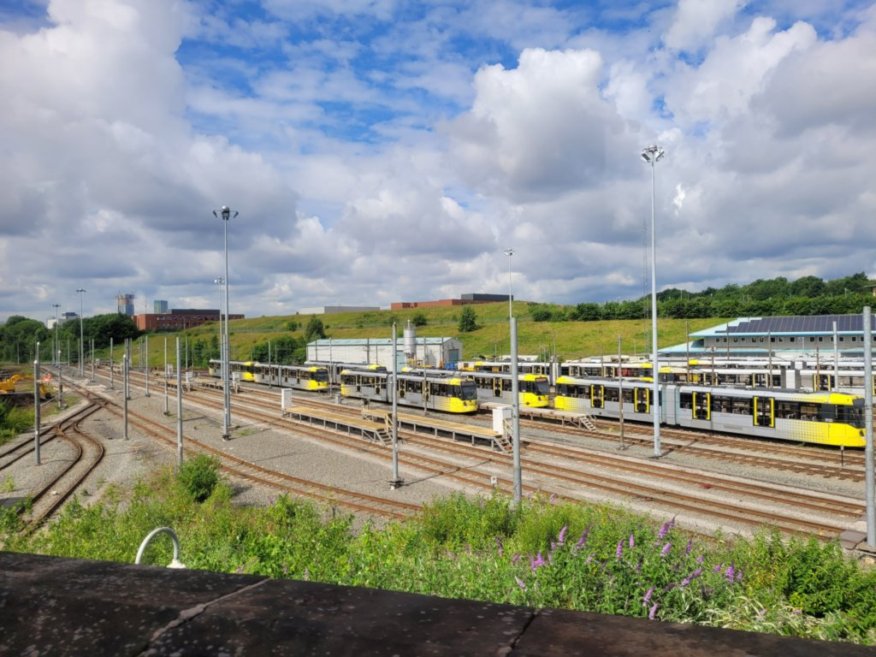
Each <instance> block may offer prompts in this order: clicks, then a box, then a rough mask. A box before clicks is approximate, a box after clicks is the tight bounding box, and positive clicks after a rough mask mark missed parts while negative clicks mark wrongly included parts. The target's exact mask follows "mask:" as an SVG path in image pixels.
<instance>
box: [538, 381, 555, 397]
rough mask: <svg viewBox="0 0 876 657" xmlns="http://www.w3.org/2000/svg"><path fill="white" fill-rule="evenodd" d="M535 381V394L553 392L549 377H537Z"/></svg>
mask: <svg viewBox="0 0 876 657" xmlns="http://www.w3.org/2000/svg"><path fill="white" fill-rule="evenodd" d="M534 383H535V394H537V395H549V394H550V393H551V387H550V384H548V381H547V379H536V380H535V382H534Z"/></svg>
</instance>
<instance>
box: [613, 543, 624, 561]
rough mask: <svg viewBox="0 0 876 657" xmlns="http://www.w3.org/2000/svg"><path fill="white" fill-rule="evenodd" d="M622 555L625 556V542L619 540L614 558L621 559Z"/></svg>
mask: <svg viewBox="0 0 876 657" xmlns="http://www.w3.org/2000/svg"><path fill="white" fill-rule="evenodd" d="M622 556H624V542H623V541H618V542H617V549H615V551H614V558H615V559H620V558H621V557H622Z"/></svg>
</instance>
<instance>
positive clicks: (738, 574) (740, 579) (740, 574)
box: [736, 570, 742, 582]
mask: <svg viewBox="0 0 876 657" xmlns="http://www.w3.org/2000/svg"><path fill="white" fill-rule="evenodd" d="M736 581H737V582H741V581H742V571H741V570H737V571H736Z"/></svg>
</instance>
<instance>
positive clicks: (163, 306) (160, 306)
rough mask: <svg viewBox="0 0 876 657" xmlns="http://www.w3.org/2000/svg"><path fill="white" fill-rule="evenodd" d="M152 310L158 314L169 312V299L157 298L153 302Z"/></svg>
mask: <svg viewBox="0 0 876 657" xmlns="http://www.w3.org/2000/svg"><path fill="white" fill-rule="evenodd" d="M152 312H153V313H155V314H156V315H160V314H162V313H166V312H167V301H164V300H162V299H155V300H154V301H153V302H152Z"/></svg>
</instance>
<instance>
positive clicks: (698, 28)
mask: <svg viewBox="0 0 876 657" xmlns="http://www.w3.org/2000/svg"><path fill="white" fill-rule="evenodd" d="M745 4H747V3H746V2H744V0H679V3H678V8H677V9H676V12H675V18H674V20H673V22H672V25H670V26H669V29H668V30H667V31H666V35H665V36H664V38H663V42H664V43H665V44H666V47H667V48H670V49H672V50H697V49H699V48H700V47H702V46H703V45H704V44H706V43H707V42H708V41H709V40H710V39H711V38H712V36H713V35H714V34H715V30H716V29H717V28H718V26H719V25H720V24H721V23H723V22H724V21H726V20H727V19H729V18H731V17H732V16H733V15H734V14H735V13H736V12H737V11H738V10H739V9H741V8H742V7H744V6H745Z"/></svg>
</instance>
